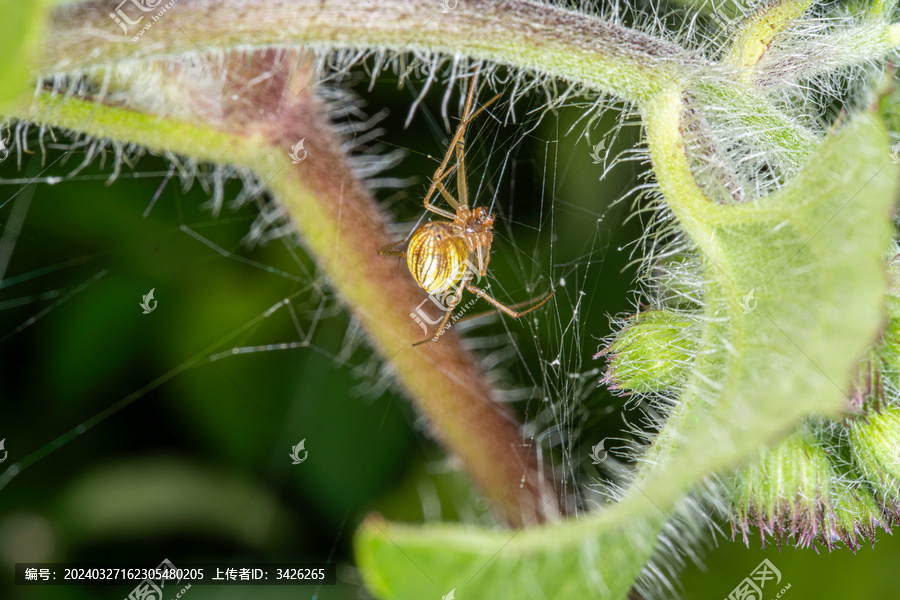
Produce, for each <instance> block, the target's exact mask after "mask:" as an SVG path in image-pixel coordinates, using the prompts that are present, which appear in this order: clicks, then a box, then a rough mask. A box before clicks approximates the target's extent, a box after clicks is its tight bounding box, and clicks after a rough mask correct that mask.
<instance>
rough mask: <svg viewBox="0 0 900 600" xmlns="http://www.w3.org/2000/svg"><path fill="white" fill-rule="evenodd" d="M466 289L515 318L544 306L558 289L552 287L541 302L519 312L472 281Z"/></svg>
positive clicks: (467, 284)
mask: <svg viewBox="0 0 900 600" xmlns="http://www.w3.org/2000/svg"><path fill="white" fill-rule="evenodd" d="M466 289H467V290H469V291H470V292H472V293H473V294H475V295H476V296H478V297H479V298H483V299H485V300H487V301H488V302H490V304H491V306H493V307H494V308H496V309H497V310H500V311H503V312H505V313H506V314H508V315H509V316H510V317H512V318H513V319H518V318H519V317H522V316H525V315H527V314H528V313H530V312H531V311H533V310H537V309H539V308H540V307H542V306H543V305H544V304H546V303H547V301H548V300H550V298H552V297H553V294H555V293H556V290H552V289H551V290H550V293H549V294H548V295H547V297H546V298H544V299H543V300H541V301H540V302H538V303H537V304H535V305H534V306H532V307H531V308H528V309H525V310H523V311H521V312H517V311H515V310H513V309H511V308H510V307H508V306H506V305H505V304H501V303H500V302H498V301H497V300H494V298H492V297H491V296H490V295H488V293H487V292H485V291H483V290H480V289H478V288H477V287H475V286H474V285H472V284H471V283H468V282H466Z"/></svg>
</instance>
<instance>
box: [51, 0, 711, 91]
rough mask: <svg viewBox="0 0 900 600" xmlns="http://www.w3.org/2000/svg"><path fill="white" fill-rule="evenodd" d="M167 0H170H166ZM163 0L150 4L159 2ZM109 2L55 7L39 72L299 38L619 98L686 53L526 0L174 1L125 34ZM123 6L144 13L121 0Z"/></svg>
mask: <svg viewBox="0 0 900 600" xmlns="http://www.w3.org/2000/svg"><path fill="white" fill-rule="evenodd" d="M171 1H172V0H169V3H171ZM166 4H168V3H164V4H162V5H161V6H165V5H166ZM110 5H111V3H110V2H109V1H108V0H91V1H88V2H81V3H78V4H74V5H63V6H61V7H59V8H58V9H56V11H55V12H54V14H53V17H52V21H51V32H50V34H49V35H48V36H47V47H46V53H45V55H44V57H43V60H42V61H41V63H40V65H39V69H38V70H39V71H40V72H42V73H52V72H70V71H77V70H79V69H82V68H84V67H86V66H88V65H94V66H96V65H103V64H108V63H114V62H118V61H122V60H129V59H142V58H151V57H159V56H162V55H172V54H179V53H185V52H195V51H197V50H200V51H202V52H207V53H208V52H213V51H216V50H220V49H225V48H234V47H247V46H248V45H249V46H253V47H265V46H299V45H310V46H314V47H316V46H318V47H327V48H353V49H360V50H363V51H369V50H383V51H384V50H386V51H393V52H398V51H416V52H439V53H443V54H447V55H449V56H466V57H469V58H473V59H487V60H492V61H496V62H499V63H504V64H507V65H510V66H514V67H516V68H517V70H530V71H534V72H537V73H542V74H549V75H553V76H555V77H559V78H563V79H567V80H569V81H571V82H573V83H578V84H581V85H583V86H586V87H589V88H591V89H594V90H602V91H606V92H610V93H613V94H615V95H617V96H619V97H621V98H623V99H626V100H632V101H638V100H641V99H646V98H648V97H649V96H650V95H652V94H653V92H654V91H655V90H657V89H658V88H659V86H660V84H661V83H663V82H665V81H666V80H667V79H668V78H670V77H671V76H673V75H674V74H675V73H676V72H677V69H679V67H681V66H683V65H684V64H685V62H686V61H688V62H694V63H699V59H698V58H691V57H690V56H689V55H688V54H687V53H686V52H685V51H684V50H683V49H681V48H680V47H679V46H677V45H675V44H672V43H670V42H666V41H663V40H661V39H658V38H654V37H652V36H650V35H647V34H645V33H642V32H639V31H635V30H632V29H628V28H626V27H623V26H622V25H620V24H618V23H616V22H613V21H609V20H604V19H600V18H597V17H592V16H589V15H585V14H583V13H578V12H574V11H570V10H565V9H562V8H559V7H555V6H549V5H547V4H543V3H538V2H533V1H529V0H458V3H457V2H453V3H452V5H453V8H452V10H448V11H446V12H443V11H442V5H441V3H440V2H439V1H438V0H378V2H372V3H368V2H360V1H359V0H176V1H175V3H174V4H173V5H172V7H171V8H169V9H168V10H167V11H166V12H165V13H164V14H163V16H162V17H161V18H160V19H159V21H158V22H155V23H153V26H152V28H150V29H149V30H147V31H146V32H145V33H144V34H143V35H142V36H141V37H139V38H138V39H137V40H136V41H132V36H133V35H134V34H135V33H136V32H137V31H139V30H140V29H141V27H142V26H144V25H146V24H147V23H148V22H149V20H150V16H151V15H155V14H156V13H155V12H150V13H146V15H147V16H144V19H143V20H142V21H141V22H140V23H138V24H137V25H134V26H130V27H128V28H127V30H128V33H127V34H126V33H125V32H123V29H122V28H120V26H119V25H117V24H116V22H115V21H114V20H113V19H112V18H110V16H109V12H110ZM123 11H125V12H126V15H127V16H128V17H129V18H130V19H131V20H132V21H136V20H137V19H138V17H139V16H143V15H142V14H141V12H140V11H139V10H137V9H136V8H134V6H132V5H131V4H128V3H127V4H126V5H125V6H123Z"/></svg>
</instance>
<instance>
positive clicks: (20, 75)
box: [0, 0, 47, 110]
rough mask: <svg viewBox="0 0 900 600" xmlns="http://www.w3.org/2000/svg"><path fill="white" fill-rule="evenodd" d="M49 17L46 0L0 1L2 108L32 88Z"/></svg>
mask: <svg viewBox="0 0 900 600" xmlns="http://www.w3.org/2000/svg"><path fill="white" fill-rule="evenodd" d="M46 16H47V7H46V2H45V1H44V0H28V1H27V2H21V1H20V0H0V56H3V57H4V60H3V61H0V110H3V109H5V108H6V107H7V105H9V104H10V103H12V102H13V101H14V100H16V99H17V98H18V97H19V96H21V95H22V94H23V93H24V92H25V91H26V90H27V89H28V87H29V82H30V80H31V79H32V74H31V66H32V63H33V61H34V59H35V58H36V54H37V52H38V50H39V49H40V48H39V45H38V43H39V42H40V40H41V37H42V35H43V32H44V23H45V19H46Z"/></svg>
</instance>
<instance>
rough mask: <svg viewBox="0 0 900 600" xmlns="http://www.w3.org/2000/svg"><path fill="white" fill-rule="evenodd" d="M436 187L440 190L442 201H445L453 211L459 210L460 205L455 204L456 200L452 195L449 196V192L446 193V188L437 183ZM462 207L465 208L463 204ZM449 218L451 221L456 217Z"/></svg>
mask: <svg viewBox="0 0 900 600" xmlns="http://www.w3.org/2000/svg"><path fill="white" fill-rule="evenodd" d="M438 186H439V189H440V190H441V195H442V196H443V197H444V200H446V201H447V204H449V205H450V206H452V207H453V210H459V208H460V203H459V202H457V200H456V198H454V197H453V195H452V194H450V192H448V191H447V188H445V187H444V184H443V183H439V184H438ZM463 206H465V204H463ZM450 218H451V219H455V218H456V215H453V216H452V217H450Z"/></svg>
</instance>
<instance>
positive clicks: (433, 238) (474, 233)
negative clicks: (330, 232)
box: [379, 71, 553, 343]
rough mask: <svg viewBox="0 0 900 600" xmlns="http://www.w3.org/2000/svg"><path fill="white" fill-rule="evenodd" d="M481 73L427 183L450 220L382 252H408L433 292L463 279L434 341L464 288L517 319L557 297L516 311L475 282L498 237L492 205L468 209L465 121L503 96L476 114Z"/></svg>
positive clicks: (408, 259)
mask: <svg viewBox="0 0 900 600" xmlns="http://www.w3.org/2000/svg"><path fill="white" fill-rule="evenodd" d="M477 77H478V72H477V71H476V72H475V75H474V76H473V77H472V82H471V84H470V87H469V95H468V98H467V99H466V107H465V109H464V111H463V118H462V121H461V122H460V124H459V127H458V128H457V129H456V133H455V134H454V135H453V139H452V140H451V141H450V147H449V149H448V150H447V154H446V155H445V156H444V160H443V161H442V162H441V166H439V167H438V169H437V171H435V173H434V178H433V179H432V182H431V187H429V188H428V193H427V194H425V200H424V202H423V203H424V205H425V208H426V210H429V211H431V212H433V213H436V214H438V215H440V216H442V217H444V218H446V219H448V220H449V222H447V221H432V222H429V223H425V224H424V225H422V226H421V227H419V228H418V229H416V230H415V231H414V232H413V234H412V235H411V236H410V238H409V243H408V244H407V247H406V251H405V252H404V251H396V250H390V248H393V247H394V246H396V245H397V244H400V243H402V242H396V243H394V244H391V245H389V246H386V247H384V248H382V249H381V250H380V252H379V254H394V255H400V256H404V257H406V264H407V266H408V267H409V272H410V273H411V274H412V276H413V278H415V280H416V283H418V284H419V287H421V288H422V289H423V290H425V291H426V292H428V293H429V294H438V293H444V292H447V291H448V290H450V289H451V288H452V287H453V286H454V285H456V284H459V285H458V287H457V288H456V289H455V290H453V293H452V295H451V296H450V298H449V299H447V301H446V307H447V308H448V309H449V310H447V312H446V313H445V314H444V318H443V320H442V321H441V324H440V326H439V327H438V329H437V331H436V332H435V334H434V336H433V337H431V338H430V340H431V341H437V339H438V338H439V337H440V336H441V335H442V334H443V333H444V330H445V329H446V325H447V321H448V320H449V319H450V315H451V314H452V313H453V309H454V308H455V307H456V305H457V304H459V300H460V298H461V297H462V292H463V290H469V291H470V292H472V293H473V294H475V295H477V296H479V297H481V298H484V299H485V300H486V301H488V302H490V303H491V305H493V306H494V307H495V308H497V309H498V310H501V311H503V312H505V313H506V314H508V315H509V316H511V317H513V318H516V319H518V318H519V317H521V316H522V315H525V314H528V313H530V312H531V311H533V310H535V309H536V308H539V307H540V306H542V305H543V304H544V303H545V302H547V300H549V299H550V297H551V296H553V292H552V291H551V292H550V294H549V295H548V296H547V297H546V298H544V299H543V300H541V301H540V302H539V303H538V304H536V305H534V306H532V307H531V308H529V309H527V310H524V311H522V312H516V311H515V310H513V309H512V308H509V307H508V306H505V305H503V304H501V303H500V302H498V301H497V300H495V299H494V298H492V297H491V296H489V295H488V294H487V293H486V292H484V291H482V290H480V289H479V288H477V287H475V286H474V285H472V284H471V279H472V277H474V276H478V277H479V278H481V277H484V276H485V275H486V274H487V266H488V262H489V261H490V259H491V242H492V241H493V239H494V236H493V233H492V232H493V227H494V216H493V215H492V214H491V212H490V211H489V210H487V209H486V208H484V207H481V206H478V207H476V208H474V209H470V208H469V201H468V192H467V187H466V167H465V162H464V157H465V134H466V126H467V125H468V124H469V123H470V122H471V121H472V119H474V118H475V117H476V116H477V115H478V113H480V112H481V111H482V110H484V109H485V108H487V107H488V105H490V104H491V102H493V101H494V100H496V99H497V98H499V97H500V96H499V95H497V96H495V97H494V98H492V99H491V100H490V101H489V102H487V103H486V104H485V105H484V106H482V107H481V108H480V109H478V110H477V111H476V112H475V113H474V114H473V113H472V102H473V99H474V94H475V87H476V85H475V84H476V80H477ZM454 152H455V153H456V167H455V169H456V187H457V195H458V196H459V197H458V199H457V198H454V197H453V196H452V195H451V194H450V192H448V191H447V189H446V188H445V187H444V179H446V178H447V177H448V176H449V175H450V174H451V173H452V172H453V168H448V164H449V163H450V158H451V157H452V156H453V154H454ZM435 192H440V194H441V196H443V198H444V199H445V200H446V201H447V204H449V205H450V207H451V208H452V209H453V210H454V211H455V212H450V211H448V210H445V209H442V208H438V207H437V206H435V205H434V204H432V203H431V198H432V197H433V196H434V194H435ZM427 341H429V340H423V342H427ZM420 343H422V342H420Z"/></svg>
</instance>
